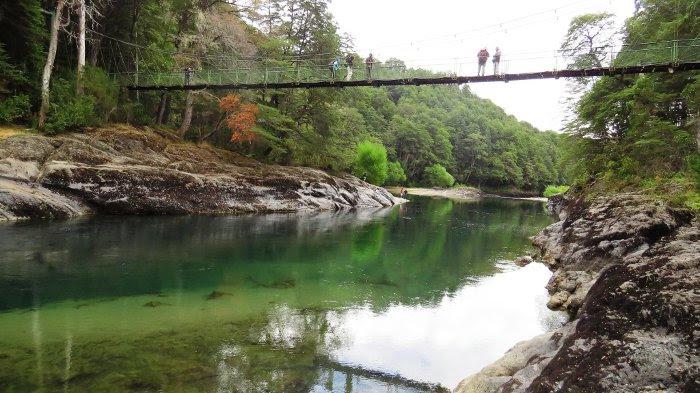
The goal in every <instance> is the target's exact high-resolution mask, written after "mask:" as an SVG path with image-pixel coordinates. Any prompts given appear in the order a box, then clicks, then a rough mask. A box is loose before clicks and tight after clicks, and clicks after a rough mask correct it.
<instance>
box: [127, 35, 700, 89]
mask: <svg viewBox="0 0 700 393" xmlns="http://www.w3.org/2000/svg"><path fill="white" fill-rule="evenodd" d="M584 56H586V55H584ZM587 56H590V58H591V59H590V60H591V61H590V64H595V65H594V66H591V67H583V68H576V67H572V66H571V65H567V61H570V59H571V56H568V54H566V53H562V52H560V51H555V52H554V53H553V54H552V55H545V56H532V57H514V58H511V59H508V58H504V60H503V61H502V62H501V67H500V68H501V70H502V72H501V73H498V74H490V75H476V74H470V73H468V71H467V70H474V71H476V70H477V66H478V64H477V62H476V61H459V59H457V60H456V61H453V62H451V63H438V64H430V65H427V66H429V67H431V68H432V67H436V66H437V67H439V68H443V69H444V68H449V69H451V71H447V72H445V71H443V72H432V71H427V70H426V69H425V68H422V67H415V68H414V67H406V66H404V65H403V64H402V63H400V62H389V63H375V64H373V65H372V67H371V68H369V67H367V66H366V65H365V64H364V63H362V64H359V66H356V67H354V68H352V71H350V70H349V69H347V68H346V67H341V68H340V69H339V70H337V71H336V72H334V71H333V70H331V69H330V67H329V66H328V65H326V64H325V62H323V63H320V62H319V61H318V60H316V61H313V60H301V59H294V60H292V61H287V62H284V61H279V60H266V59H254V60H244V59H229V60H228V61H227V62H226V64H227V65H228V67H227V68H225V69H196V70H193V69H189V68H188V69H185V70H182V71H178V72H125V73H119V74H115V75H114V77H115V79H117V80H118V81H119V83H120V84H121V85H123V86H125V87H126V88H128V89H129V90H133V91H173V90H184V91H191V90H204V89H209V90H217V89H218V90H252V89H293V88H303V89H311V88H345V87H359V86H372V87H380V86H402V85H415V86H420V85H445V84H465V83H480V82H510V81H521V80H532V79H558V78H586V77H600V76H615V75H629V74H644V73H662V72H663V73H674V72H682V71H692V70H700V39H691V40H674V41H665V42H653V43H644V44H636V45H621V46H618V47H612V46H604V47H599V48H595V50H593V51H592V52H591V53H589V54H588V55H587ZM475 57H476V56H475ZM285 63H286V64H285ZM560 66H561V67H560ZM489 68H490V67H489Z"/></svg>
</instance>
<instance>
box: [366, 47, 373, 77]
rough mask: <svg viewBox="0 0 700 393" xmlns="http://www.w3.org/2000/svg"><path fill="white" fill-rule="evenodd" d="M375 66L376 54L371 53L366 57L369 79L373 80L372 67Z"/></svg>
mask: <svg viewBox="0 0 700 393" xmlns="http://www.w3.org/2000/svg"><path fill="white" fill-rule="evenodd" d="M373 66H374V56H372V54H371V53H370V54H369V57H367V58H366V59H365V67H366V68H367V80H372V67H373Z"/></svg>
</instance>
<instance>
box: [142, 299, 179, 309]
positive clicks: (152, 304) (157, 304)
mask: <svg viewBox="0 0 700 393" xmlns="http://www.w3.org/2000/svg"><path fill="white" fill-rule="evenodd" d="M143 306H144V307H150V308H156V307H163V306H172V304H169V303H163V302H158V301H150V302H148V303H145V304H144V305H143Z"/></svg>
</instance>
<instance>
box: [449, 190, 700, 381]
mask: <svg viewBox="0 0 700 393" xmlns="http://www.w3.org/2000/svg"><path fill="white" fill-rule="evenodd" d="M549 207H550V209H551V211H553V212H555V213H556V214H558V215H559V218H560V221H559V222H557V223H555V224H552V225H550V226H549V227H547V228H546V229H545V230H543V231H542V232H541V233H540V234H538V235H537V236H535V237H534V238H533V243H534V244H535V246H536V247H537V248H539V250H540V252H541V255H540V259H541V260H542V261H543V262H544V263H545V264H546V265H547V266H548V267H549V269H550V270H552V271H553V272H554V275H553V276H552V278H551V279H550V281H549V283H548V285H547V289H548V291H549V293H550V295H551V296H550V299H549V302H548V307H550V308H551V309H555V310H562V311H566V312H567V313H568V314H569V315H570V318H571V321H570V322H568V323H566V324H565V325H564V326H562V327H561V328H559V329H557V330H556V331H553V332H549V333H546V334H544V335H542V336H539V337H536V338H534V339H532V340H529V341H525V342H521V343H519V344H517V345H516V346H515V347H513V348H512V349H511V350H510V351H508V352H507V353H506V354H505V355H504V356H503V357H502V358H501V359H499V360H498V361H496V362H494V363H493V364H491V365H489V366H487V367H486V368H484V369H483V370H481V371H480V372H479V373H477V374H474V375H472V376H470V377H468V378H466V379H465V380H463V381H462V382H461V383H460V384H459V386H458V387H457V388H456V389H455V392H459V393H467V392H525V391H527V392H569V391H582V392H594V391H614V392H642V391H647V392H650V391H679V392H684V391H688V392H690V391H698V389H699V388H700V381H699V380H698V378H697V376H698V375H700V356H699V355H698V346H697V343H698V331H700V329H699V327H700V314H699V313H698V304H699V302H698V301H699V299H700V295H699V294H698V290H697V288H698V283H699V282H700V223H699V221H698V218H697V217H696V216H695V215H694V214H693V213H692V212H690V211H688V210H684V209H681V208H676V207H672V206H669V205H668V204H666V203H663V202H659V201H655V200H653V199H650V198H648V197H644V196H641V195H636V194H621V195H616V196H609V197H599V198H597V199H595V200H593V201H590V202H587V201H584V200H583V199H573V198H571V197H569V199H567V198H564V197H559V198H554V199H553V200H552V201H550V206H549Z"/></svg>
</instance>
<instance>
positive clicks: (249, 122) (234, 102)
mask: <svg viewBox="0 0 700 393" xmlns="http://www.w3.org/2000/svg"><path fill="white" fill-rule="evenodd" d="M219 106H220V107H221V110H223V111H224V113H225V114H226V115H225V121H226V125H227V126H228V128H229V129H230V130H231V142H236V143H240V142H250V141H252V140H254V139H255V132H254V131H253V128H254V127H255V123H256V121H257V116H258V113H259V112H260V109H259V108H258V106H257V105H255V104H250V103H244V102H242V100H241V97H240V96H238V95H236V94H229V95H227V96H226V97H224V98H222V99H221V102H220V104H219Z"/></svg>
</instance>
